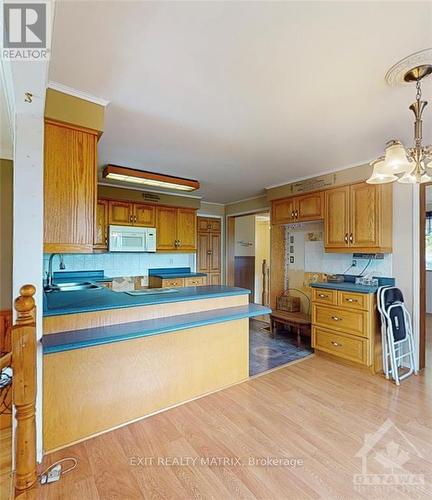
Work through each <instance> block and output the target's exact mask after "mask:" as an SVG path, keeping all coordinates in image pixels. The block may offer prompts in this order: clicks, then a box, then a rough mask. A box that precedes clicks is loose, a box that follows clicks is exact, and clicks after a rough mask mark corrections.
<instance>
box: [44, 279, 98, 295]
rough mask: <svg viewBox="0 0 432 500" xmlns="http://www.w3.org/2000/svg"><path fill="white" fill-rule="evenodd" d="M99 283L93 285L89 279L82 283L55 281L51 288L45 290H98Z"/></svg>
mask: <svg viewBox="0 0 432 500" xmlns="http://www.w3.org/2000/svg"><path fill="white" fill-rule="evenodd" d="M101 288H102V287H101V286H100V285H95V284H94V283H91V282H90V281H86V282H84V283H57V284H55V285H53V286H52V287H51V288H47V289H46V291H47V292H74V291H77V290H100V289H101Z"/></svg>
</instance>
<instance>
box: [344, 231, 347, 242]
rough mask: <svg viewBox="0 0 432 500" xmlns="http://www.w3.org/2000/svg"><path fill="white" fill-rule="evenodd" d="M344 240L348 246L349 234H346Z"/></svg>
mask: <svg viewBox="0 0 432 500" xmlns="http://www.w3.org/2000/svg"><path fill="white" fill-rule="evenodd" d="M344 240H345V243H346V244H348V233H345V236H344Z"/></svg>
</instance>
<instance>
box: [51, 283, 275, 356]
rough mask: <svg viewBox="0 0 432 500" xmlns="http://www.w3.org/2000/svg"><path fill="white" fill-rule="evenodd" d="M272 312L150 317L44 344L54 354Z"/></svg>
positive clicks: (58, 336) (255, 308) (244, 309)
mask: <svg viewBox="0 0 432 500" xmlns="http://www.w3.org/2000/svg"><path fill="white" fill-rule="evenodd" d="M69 293H72V292H69ZM269 313H271V309H269V308H268V307H264V306H261V305H258V304H248V305H245V306H237V307H227V308H224V309H215V310H212V311H203V312H198V313H191V314H181V315H177V316H170V317H168V318H157V319H147V320H143V321H135V322H133V323H124V324H121V325H112V326H103V327H97V328H88V329H85V330H76V331H71V332H62V333H55V334H51V335H44V336H43V337H42V346H43V352H44V354H52V353H56V352H63V351H70V350H73V349H83V348H86V347H92V346H97V345H102V344H110V343H113V342H121V341H124V340H131V339H136V338H140V337H148V336H150V335H158V334H161V333H169V332H175V331H178V330H185V329H187V328H195V327H199V326H205V325H211V324H215V323H223V322H226V321H234V320H237V319H243V318H251V317H253V316H261V315H263V314H269Z"/></svg>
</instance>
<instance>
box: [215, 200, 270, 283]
mask: <svg viewBox="0 0 432 500" xmlns="http://www.w3.org/2000/svg"><path fill="white" fill-rule="evenodd" d="M264 213H269V214H270V213H271V208H270V207H269V208H267V209H265V208H260V209H259V210H254V211H252V212H246V213H239V214H231V215H227V216H226V261H225V269H226V284H227V285H228V286H234V283H235V272H234V270H235V268H234V265H235V220H236V219H237V218H239V217H247V216H248V215H258V214H264ZM270 266H271V258H270Z"/></svg>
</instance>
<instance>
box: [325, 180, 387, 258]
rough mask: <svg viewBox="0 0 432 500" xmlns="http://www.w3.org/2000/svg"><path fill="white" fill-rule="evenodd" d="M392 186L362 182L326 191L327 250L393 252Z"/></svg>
mask: <svg viewBox="0 0 432 500" xmlns="http://www.w3.org/2000/svg"><path fill="white" fill-rule="evenodd" d="M392 213H393V186H392V185H391V184H366V183H359V184H353V185H351V186H345V187H341V188H335V189H330V190H328V191H325V216H324V219H325V245H324V246H325V250H326V251H327V252H341V253H342V252H343V253H352V252H353V251H355V252H367V253H375V252H380V253H390V252H392V246H393V245H392V234H393V224H392V221H393V215H392Z"/></svg>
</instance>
